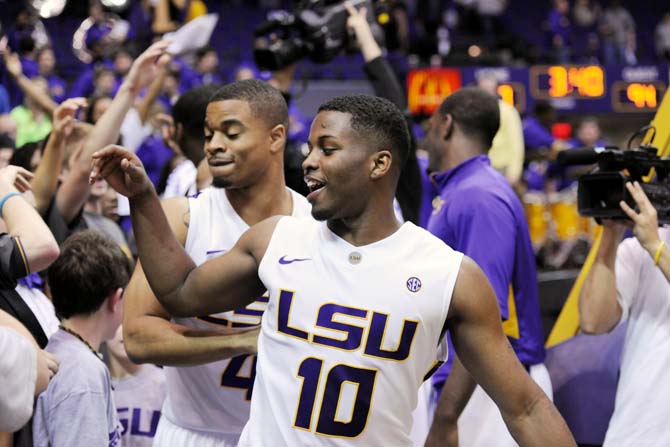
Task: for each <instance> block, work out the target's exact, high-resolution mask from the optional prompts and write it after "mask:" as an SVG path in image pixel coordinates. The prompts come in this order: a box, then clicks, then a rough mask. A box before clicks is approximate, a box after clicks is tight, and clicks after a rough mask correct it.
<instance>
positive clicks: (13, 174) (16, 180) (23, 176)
mask: <svg viewBox="0 0 670 447" xmlns="http://www.w3.org/2000/svg"><path fill="white" fill-rule="evenodd" d="M33 177H34V174H33V173H32V172H30V171H28V170H27V169H24V168H22V167H19V166H13V165H9V166H6V167H4V168H2V169H0V181H3V182H5V183H6V185H8V186H10V187H13V188H16V190H17V191H18V192H20V193H24V192H26V191H30V190H31V189H32V187H31V185H30V181H31V180H32V179H33Z"/></svg>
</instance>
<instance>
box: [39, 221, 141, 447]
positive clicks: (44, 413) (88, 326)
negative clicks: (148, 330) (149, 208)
mask: <svg viewBox="0 0 670 447" xmlns="http://www.w3.org/2000/svg"><path fill="white" fill-rule="evenodd" d="M129 277H130V263H129V260H128V258H127V257H126V255H125V254H124V253H123V252H122V251H121V249H120V248H119V246H118V245H117V244H115V243H114V242H113V241H111V240H110V239H108V238H107V237H106V236H104V235H102V234H100V233H98V232H96V231H91V230H86V231H82V232H79V233H77V234H75V235H73V236H71V237H70V238H68V240H67V241H65V243H64V244H63V246H62V252H61V255H60V257H59V258H58V260H57V261H56V262H55V263H54V264H53V265H52V266H51V268H50V269H49V274H48V280H49V287H50V289H51V294H52V298H53V303H54V307H55V308H56V312H57V313H58V315H59V316H60V317H61V318H62V320H61V325H60V327H59V330H58V332H56V333H55V334H54V335H52V336H51V338H50V339H49V344H48V345H47V348H46V350H47V351H48V352H50V353H52V354H54V355H55V356H56V357H57V358H58V359H59V360H60V369H59V371H58V374H57V375H56V376H55V377H54V378H53V379H52V380H51V383H49V386H48V387H47V389H46V391H45V392H44V393H42V394H40V396H39V397H38V399H37V405H36V408H35V416H34V418H33V439H34V445H35V446H39V447H42V446H54V447H58V446H73V445H90V446H103V445H104V446H118V445H120V443H121V440H120V438H121V424H120V423H119V418H118V415H117V412H116V407H115V405H114V399H113V396H112V385H111V378H110V375H109V371H108V370H107V367H106V366H105V363H104V362H103V359H102V355H101V354H100V352H99V351H100V345H101V343H102V342H104V341H106V340H109V339H111V338H113V337H114V334H115V333H116V330H117V329H118V327H119V325H120V324H121V318H122V314H123V305H122V302H121V297H122V295H123V289H124V288H125V287H126V284H127V283H128V278H129Z"/></svg>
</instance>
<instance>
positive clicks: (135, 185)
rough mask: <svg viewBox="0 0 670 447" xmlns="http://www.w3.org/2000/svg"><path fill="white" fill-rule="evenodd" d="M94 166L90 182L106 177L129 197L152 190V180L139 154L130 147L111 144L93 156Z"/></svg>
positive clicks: (112, 185)
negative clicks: (131, 150) (138, 156)
mask: <svg viewBox="0 0 670 447" xmlns="http://www.w3.org/2000/svg"><path fill="white" fill-rule="evenodd" d="M92 159H93V167H92V169H91V174H90V176H89V179H88V180H89V183H91V184H92V183H94V182H95V181H96V180H97V179H100V178H104V179H105V180H107V183H109V186H111V187H112V188H114V189H115V190H116V191H117V192H119V193H121V194H123V195H124V196H126V197H128V198H132V197H136V196H139V195H141V194H145V193H147V192H150V191H151V190H152V188H153V185H152V184H151V180H150V179H149V176H148V175H147V173H146V171H145V170H144V166H143V165H142V162H141V161H140V159H139V158H137V155H135V154H134V153H132V152H130V151H129V150H128V149H126V148H124V147H121V146H117V145H114V144H112V145H109V146H107V147H105V148H104V149H101V150H99V151H97V152H95V153H94V154H93V156H92Z"/></svg>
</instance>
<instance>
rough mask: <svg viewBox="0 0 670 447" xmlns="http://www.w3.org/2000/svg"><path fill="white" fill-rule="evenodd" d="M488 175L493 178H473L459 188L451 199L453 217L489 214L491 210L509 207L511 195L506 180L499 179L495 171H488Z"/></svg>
mask: <svg viewBox="0 0 670 447" xmlns="http://www.w3.org/2000/svg"><path fill="white" fill-rule="evenodd" d="M486 173H487V174H491V176H490V177H489V178H483V177H478V178H473V179H472V180H471V181H469V182H467V183H465V184H463V186H462V187H461V188H458V190H457V192H456V194H451V196H450V197H449V199H450V200H449V213H450V214H451V215H454V214H462V215H468V216H471V215H480V214H486V213H489V212H490V209H491V208H494V209H495V208H500V207H504V208H508V207H509V205H510V203H509V202H510V200H509V197H508V195H509V194H506V192H507V191H506V189H507V188H508V186H509V185H508V184H507V183H506V181H505V180H504V178H502V179H498V178H497V176H496V174H497V173H496V172H494V171H493V169H491V171H488V170H487V171H486ZM503 182H504V183H503Z"/></svg>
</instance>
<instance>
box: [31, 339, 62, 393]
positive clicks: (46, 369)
mask: <svg viewBox="0 0 670 447" xmlns="http://www.w3.org/2000/svg"><path fill="white" fill-rule="evenodd" d="M58 366H59V362H58V359H57V358H56V357H55V356H54V355H53V354H51V353H50V352H47V351H45V350H43V349H37V380H35V395H36V396H37V395H38V394H40V393H41V392H42V391H44V390H45V389H46V388H47V386H48V385H49V382H50V381H51V379H52V378H53V376H54V375H55V374H56V373H57V372H58Z"/></svg>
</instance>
